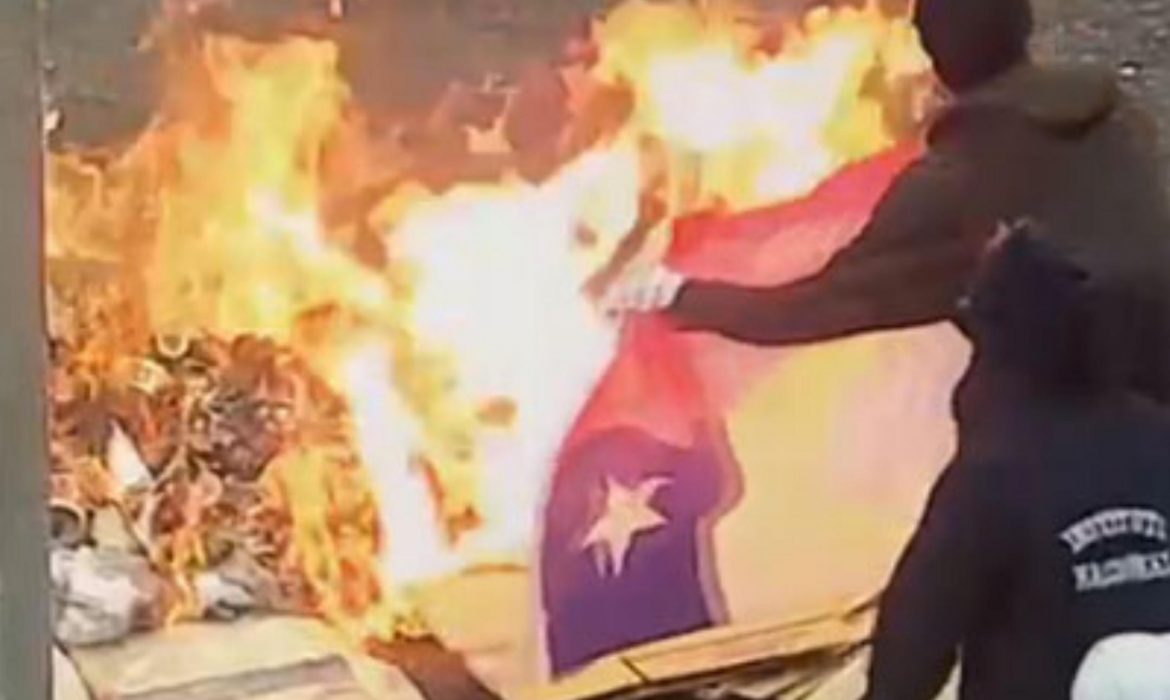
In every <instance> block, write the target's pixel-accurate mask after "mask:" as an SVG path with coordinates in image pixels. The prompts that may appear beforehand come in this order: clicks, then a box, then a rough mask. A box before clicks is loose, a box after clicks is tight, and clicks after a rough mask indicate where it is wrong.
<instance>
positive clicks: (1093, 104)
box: [955, 64, 1121, 135]
mask: <svg viewBox="0 0 1170 700" xmlns="http://www.w3.org/2000/svg"><path fill="white" fill-rule="evenodd" d="M1120 100H1121V90H1120V88H1119V87H1118V85H1117V81H1116V80H1115V79H1114V78H1113V75H1112V74H1111V73H1110V72H1109V71H1108V70H1104V69H1101V68H1096V67H1084V66H1036V65H1032V64H1023V65H1020V66H1017V67H1016V68H1013V69H1012V70H1009V71H1008V72H1006V73H1004V74H1003V75H1002V76H1000V77H999V78H996V79H995V80H992V81H991V82H990V83H987V84H986V85H984V86H982V87H980V88H978V89H976V90H973V91H971V92H969V93H966V94H964V95H962V96H961V97H960V98H959V100H958V102H957V104H956V105H955V110H956V111H959V112H963V111H967V110H969V109H971V110H979V109H982V108H993V109H1003V108H1005V107H1006V108H1010V109H1012V110H1014V111H1018V112H1020V113H1022V114H1023V115H1024V116H1025V117H1026V118H1027V119H1029V120H1030V121H1031V122H1033V123H1035V124H1036V125H1037V126H1039V127H1041V128H1043V129H1045V130H1046V131H1050V132H1053V133H1057V134H1061V135H1077V134H1080V133H1083V132H1085V131H1087V130H1088V129H1091V128H1092V127H1094V126H1096V125H1097V124H1098V123H1100V122H1101V121H1103V120H1104V119H1106V118H1108V117H1109V116H1110V115H1111V114H1113V112H1114V110H1116V109H1117V107H1118V105H1119V103H1120Z"/></svg>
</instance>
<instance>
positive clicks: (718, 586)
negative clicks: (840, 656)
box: [540, 144, 966, 674]
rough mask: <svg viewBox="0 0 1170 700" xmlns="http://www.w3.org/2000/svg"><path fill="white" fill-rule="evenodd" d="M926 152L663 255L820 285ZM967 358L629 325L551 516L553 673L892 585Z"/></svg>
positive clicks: (924, 342)
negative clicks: (773, 343) (777, 343)
mask: <svg viewBox="0 0 1170 700" xmlns="http://www.w3.org/2000/svg"><path fill="white" fill-rule="evenodd" d="M919 153H920V148H919V147H918V145H917V144H911V145H906V146H903V147H899V148H897V149H894V150H891V151H889V152H887V153H885V154H882V155H880V156H878V157H875V158H873V159H871V160H868V161H866V162H862V163H860V164H857V165H854V166H851V167H849V168H847V169H846V170H844V171H842V172H841V173H839V174H838V175H837V176H835V177H834V178H833V179H831V180H830V181H828V182H826V183H825V184H823V185H822V186H821V187H820V188H819V189H818V190H816V191H814V192H813V193H812V194H811V195H809V196H807V197H806V198H804V199H801V200H798V201H795V202H789V203H785V204H781V205H776V206H772V207H767V208H763V209H758V210H753V211H749V212H745V213H739V214H733V215H701V216H696V217H691V218H687V219H684V220H680V221H678V222H677V223H676V225H675V235H674V243H673V247H672V250H671V251H670V252H669V254H668V257H667V263H668V264H669V265H670V266H671V267H673V268H674V269H676V270H678V271H680V272H682V273H684V274H686V275H688V276H690V277H695V278H704V279H718V280H726V281H733V282H738V283H741V284H749V285H766V284H777V283H782V282H786V281H795V280H797V279H799V278H802V277H807V276H809V275H812V274H815V273H816V272H817V271H818V270H820V269H821V268H823V267H824V266H825V265H826V264H827V263H828V261H829V260H830V259H831V258H832V257H833V255H834V254H835V253H836V252H837V251H839V250H841V249H842V248H843V247H845V246H847V245H848V244H849V243H850V242H851V241H853V240H854V238H856V237H857V236H858V235H859V234H860V232H861V231H862V229H863V228H864V224H865V223H866V221H867V220H868V218H869V216H870V214H871V212H872V211H873V209H874V207H875V205H876V204H877V202H878V200H879V199H880V197H881V196H882V194H883V193H884V192H885V191H886V190H887V189H888V187H889V185H890V184H891V182H892V181H893V179H894V178H895V177H896V176H897V175H898V174H899V173H900V172H902V170H903V169H904V168H905V167H906V166H907V165H908V164H910V163H911V162H912V161H913V160H914V159H915V158H917V157H918V155H919ZM965 363H966V349H965V345H964V344H963V343H962V341H961V340H959V338H958V336H957V334H955V333H953V332H952V331H951V330H950V329H949V328H948V327H943V326H939V327H933V328H928V329H915V330H909V331H903V332H898V333H888V334H881V335H880V336H875V337H865V338H858V339H853V340H847V341H841V342H837V343H832V344H825V345H821V346H812V347H806V348H790V349H764V348H753V347H748V346H745V345H740V344H737V343H734V342H731V341H727V340H724V339H721V338H717V337H714V336H711V335H707V334H694V333H680V332H676V331H675V330H673V329H672V328H671V326H670V324H669V321H668V320H666V319H664V318H661V317H645V318H638V319H633V320H631V321H629V322H628V324H627V327H626V328H625V329H624V331H623V337H622V340H621V343H620V346H619V351H618V353H617V356H616V358H615V359H614V361H613V363H612V364H611V366H610V367H609V369H608V371H607V372H606V374H605V375H604V377H603V379H602V381H601V382H600V383H599V384H598V386H597V388H596V390H595V392H594V394H593V396H592V398H591V399H590V400H589V402H588V403H587V405H586V406H585V408H584V410H583V411H582V413H581V414H580V415H579V417H578V419H577V421H576V423H575V426H574V428H573V429H572V431H571V432H570V434H569V436H568V438H567V440H566V441H565V443H564V445H563V446H562V449H561V452H560V455H559V459H558V463H557V468H556V472H555V475H554V479H553V483H552V488H551V492H550V494H549V498H548V501H547V503H546V507H545V512H544V527H543V537H542V541H541V550H540V579H541V595H542V602H543V612H544V619H545V625H544V631H545V647H546V651H547V656H548V659H549V661H550V665H551V667H552V671H553V673H554V674H563V673H566V672H569V671H572V670H575V669H578V668H580V667H582V666H584V665H586V664H588V663H589V662H591V661H593V660H596V659H598V658H600V657H602V656H605V655H607V654H611V653H614V652H617V651H620V650H622V649H625V648H628V647H630V646H633V645H637V644H642V643H646V642H651V641H655V640H659V639H663V638H667V637H671V636H676V635H679V634H684V633H687V632H691V631H696V630H700V629H703V628H706V627H710V626H712V625H720V624H728V623H735V622H737V621H758V620H759V619H761V618H762V617H769V618H784V617H786V616H793V617H799V616H802V615H807V614H809V613H823V612H825V611H826V610H828V611H832V610H833V609H836V608H838V607H839V608H840V609H841V610H842V611H844V610H846V609H849V608H850V607H852V606H854V605H855V604H856V603H857V602H858V601H857V600H856V598H858V597H865V596H868V595H873V594H876V592H877V590H879V589H880V586H881V582H882V581H884V578H885V576H886V574H887V573H888V569H889V567H890V566H891V565H892V563H893V559H894V557H895V556H896V553H897V551H898V549H899V548H900V546H901V543H902V542H903V540H904V538H905V536H906V534H907V533H908V531H909V529H910V528H911V527H912V525H913V522H914V520H915V518H916V517H917V514H918V508H919V506H920V503H921V501H922V499H923V497H924V494H925V491H926V489H927V488H928V487H929V485H930V483H931V482H932V481H933V479H934V476H935V475H936V473H937V471H938V469H939V468H941V467H942V465H943V464H944V463H945V461H946V458H947V457H948V456H949V453H950V450H951V448H952V443H953V429H952V426H951V423H950V418H949V396H950V393H951V390H952V388H953V385H954V383H955V381H957V379H958V377H959V375H960V374H961V372H962V369H963V368H964V367H965Z"/></svg>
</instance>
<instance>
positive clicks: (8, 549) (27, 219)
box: [0, 0, 50, 700]
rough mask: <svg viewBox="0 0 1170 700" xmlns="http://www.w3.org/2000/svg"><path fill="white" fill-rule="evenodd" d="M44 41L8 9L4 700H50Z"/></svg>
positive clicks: (0, 18) (0, 523) (1, 114)
mask: <svg viewBox="0 0 1170 700" xmlns="http://www.w3.org/2000/svg"><path fill="white" fill-rule="evenodd" d="M39 38H40V19H39V12H38V3H37V0H4V1H3V2H0V95H3V97H2V99H0V212H2V214H0V700H47V698H48V697H49V677H50V661H49V659H50V651H49V650H50V636H49V609H48V598H49V596H48V593H49V584H48V570H47V555H46V552H47V546H46V545H47V543H48V536H47V522H46V520H47V519H46V517H45V508H44V503H45V481H46V474H47V469H46V461H47V450H46V441H45V433H46V431H45V420H44V398H43V386H44V382H43V381H42V377H43V370H44V362H45V354H44V347H45V343H44V338H45V335H44V331H43V325H44V322H43V318H44V317H43V314H42V309H43V304H42V290H43V288H42V285H41V240H42V236H41V223H42V215H41V211H42V206H41V201H42V200H41V182H42V170H41V155H42V154H41V127H40V90H39V87H38V86H39V80H38V72H39V69H40V66H39V63H40V62H39V59H38V46H39Z"/></svg>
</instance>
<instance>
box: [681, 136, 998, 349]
mask: <svg viewBox="0 0 1170 700" xmlns="http://www.w3.org/2000/svg"><path fill="white" fill-rule="evenodd" d="M966 202H967V199H966V198H965V197H964V196H963V185H962V177H961V174H960V172H959V168H958V166H957V165H955V164H953V162H951V161H950V160H948V159H946V158H942V157H939V156H927V158H925V159H924V160H922V161H920V162H919V163H916V164H915V165H913V166H911V168H910V169H908V170H907V171H906V172H905V173H904V174H903V175H902V176H901V177H899V178H898V180H897V181H896V182H895V184H894V186H893V187H892V188H891V189H890V191H889V193H887V195H886V196H885V197H884V198H883V200H882V202H881V203H880V204H879V205H878V208H877V210H876V211H875V213H874V216H873V218H872V220H871V221H870V223H869V224H868V225H867V227H866V230H865V231H864V232H863V234H862V235H861V237H860V238H859V239H858V240H857V242H856V243H854V244H853V245H851V246H850V247H848V248H846V249H845V250H844V251H842V252H841V253H840V254H838V256H837V257H836V258H835V259H834V260H833V261H832V262H830V263H829V266H828V267H827V268H826V269H825V270H824V271H823V272H821V273H820V274H818V275H816V276H815V277H811V278H808V279H805V280H802V281H799V282H796V283H792V284H786V285H782V286H777V287H764V288H759V287H745V286H740V285H734V284H725V283H721V282H707V281H701V280H695V281H689V282H687V283H686V284H685V285H684V286H683V288H682V290H681V292H680V293H679V295H678V297H677V298H676V299H675V301H674V304H673V305H672V306H671V307H670V308H669V313H670V315H671V316H673V317H674V318H675V319H676V320H677V321H678V323H679V325H680V326H681V327H683V328H684V329H688V330H696V331H710V332H714V333H719V334H721V335H724V336H727V337H730V338H733V339H736V340H740V341H744V342H750V343H756V344H761V345H785V344H796V343H806V342H815V341H821V340H830V339H835V338H840V337H844V336H848V335H853V334H856V333H863V332H868V331H876V330H886V329H891V328H899V327H907V326H913V325H920V324H924V323H930V322H934V321H940V320H943V319H945V318H947V317H948V316H950V314H951V313H952V312H953V309H954V304H955V302H956V300H957V298H958V296H959V295H960V294H961V293H962V291H963V289H964V287H965V285H966V283H967V280H968V278H969V276H970V274H971V272H972V271H973V269H974V267H975V266H976V264H977V263H978V260H979V255H980V252H981V250H982V248H983V244H984V243H985V239H986V237H987V235H988V234H990V233H991V232H992V231H993V230H994V227H993V226H991V225H988V226H987V227H985V228H987V229H988V230H986V231H984V230H981V229H982V228H983V227H972V226H971V225H969V224H968V223H966V222H967V221H968V219H967V217H966V216H965V209H966V206H967V204H966Z"/></svg>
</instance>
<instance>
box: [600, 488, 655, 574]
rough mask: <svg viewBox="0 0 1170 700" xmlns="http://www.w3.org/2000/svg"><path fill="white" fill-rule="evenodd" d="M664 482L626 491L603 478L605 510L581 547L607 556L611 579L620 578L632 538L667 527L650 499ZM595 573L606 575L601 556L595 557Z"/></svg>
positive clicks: (626, 489)
mask: <svg viewBox="0 0 1170 700" xmlns="http://www.w3.org/2000/svg"><path fill="white" fill-rule="evenodd" d="M667 483H668V480H667V479H662V478H658V479H647V480H646V481H643V482H642V483H641V484H638V485H637V486H635V487H634V488H629V487H627V486H625V485H624V484H622V483H621V482H619V481H616V480H614V479H611V478H608V477H607V478H606V480H605V509H604V510H603V511H602V514H601V517H600V518H598V519H597V521H596V522H595V523H594V524H593V527H592V528H590V530H589V534H587V535H586V536H585V541H584V543H583V547H582V548H583V549H588V548H590V547H601V548H602V550H603V552H604V554H608V555H609V557H608V558H609V564H610V566H609V568H610V570H611V571H612V572H613V575H614V576H621V574H622V570H623V569H625V566H626V557H627V556H628V555H629V552H630V546H631V545H632V543H633V541H634V538H635V537H637V536H638V535H640V534H642V533H644V532H649V531H651V530H656V529H658V528H660V527H662V526H663V525H665V524H666V522H667V521H666V518H665V517H664V516H663V515H662V514H661V513H659V512H658V511H656V510H654V508H653V506H651V505H650V500H651V499H652V498H654V496H655V495H656V494H657V493H658V491H659V490H660V489H662V487H663V486H666V484H667ZM598 570H599V571H601V573H603V574H604V573H605V570H604V568H603V562H602V560H601V557H598Z"/></svg>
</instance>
